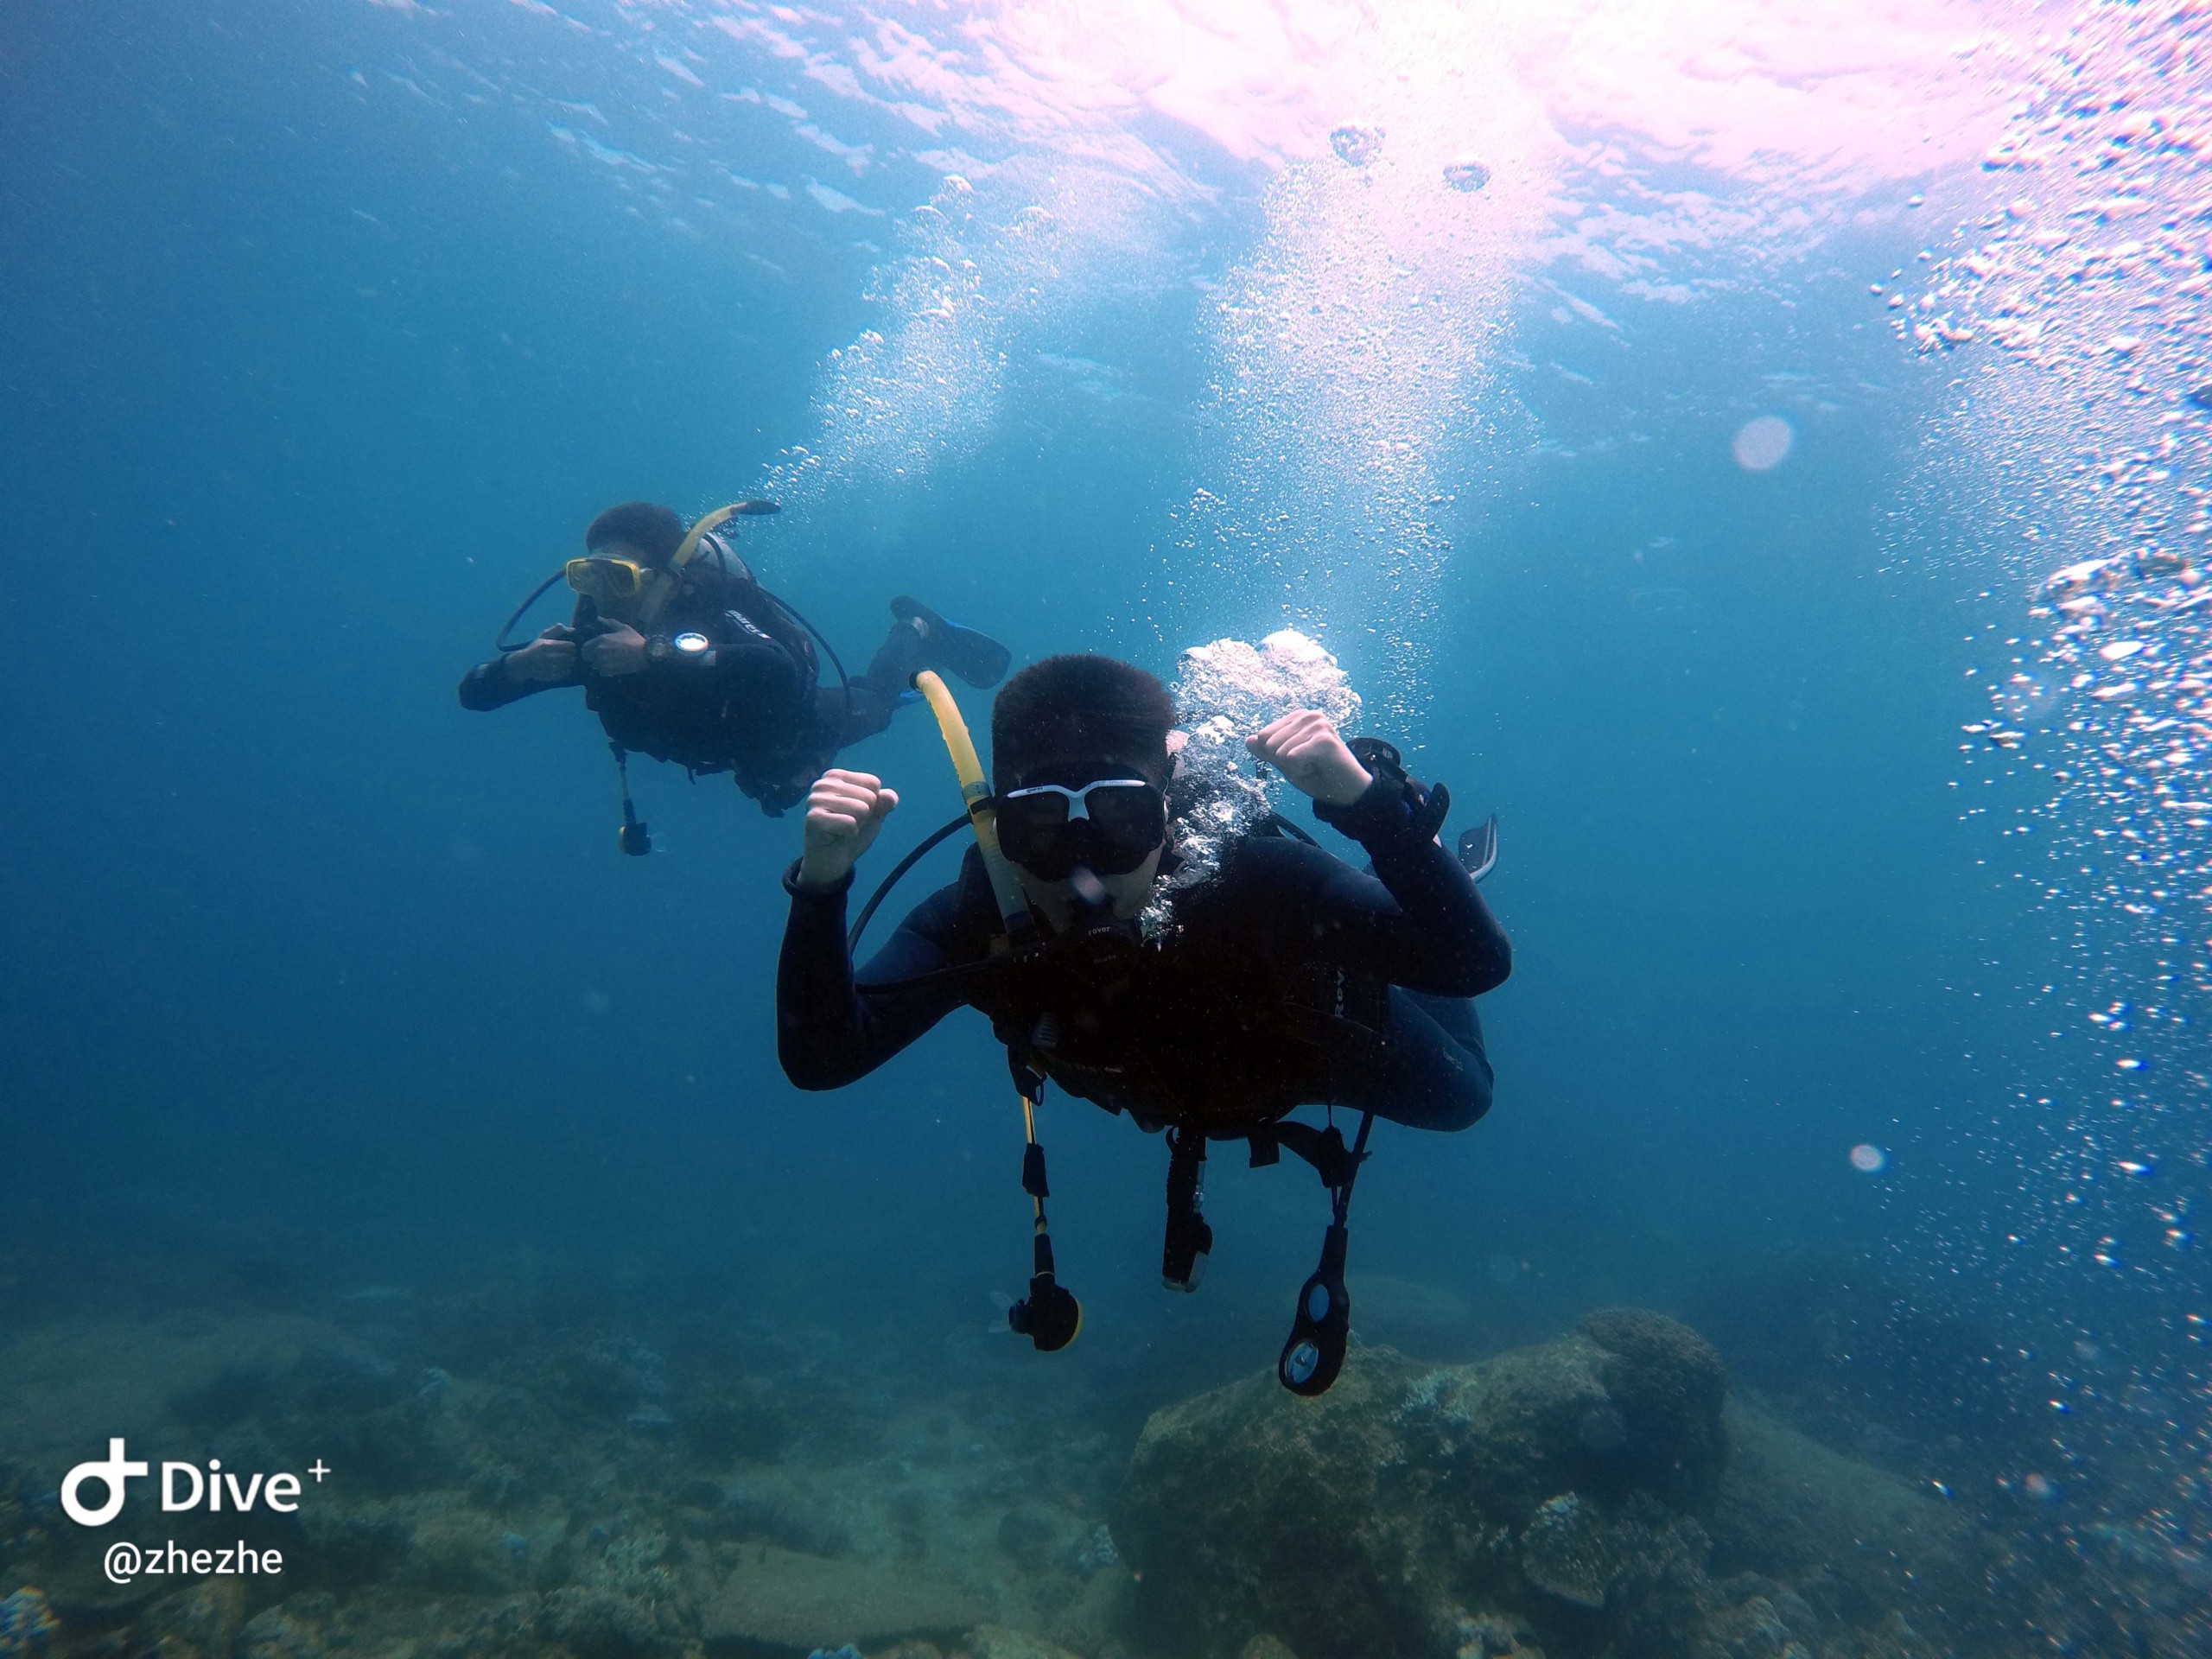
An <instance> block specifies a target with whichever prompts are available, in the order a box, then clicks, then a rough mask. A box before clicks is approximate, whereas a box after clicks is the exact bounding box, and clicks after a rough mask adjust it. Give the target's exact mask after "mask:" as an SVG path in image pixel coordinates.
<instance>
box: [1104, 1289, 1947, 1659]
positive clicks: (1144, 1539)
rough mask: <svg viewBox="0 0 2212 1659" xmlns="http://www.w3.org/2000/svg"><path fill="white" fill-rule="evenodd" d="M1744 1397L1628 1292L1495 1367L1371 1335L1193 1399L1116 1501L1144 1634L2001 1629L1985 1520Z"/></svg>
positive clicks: (1766, 1635) (1890, 1638)
mask: <svg viewBox="0 0 2212 1659" xmlns="http://www.w3.org/2000/svg"><path fill="white" fill-rule="evenodd" d="M1726 1396H1727V1375H1726V1370H1725V1369H1724V1368H1723V1367H1722V1365H1721V1363H1720V1361H1719V1357H1718V1356H1717V1355H1715V1354H1714V1352H1713V1350H1712V1349H1711V1347H1710V1346H1709V1345H1707V1344H1706V1343H1705V1341H1704V1340H1703V1339H1702V1338H1700V1337H1699V1336H1698V1335H1697V1334H1696V1333H1695V1332H1692V1331H1691V1330H1689V1329H1688V1327H1687V1326H1685V1325H1679V1324H1677V1323H1675V1321H1673V1320H1671V1319H1664V1318H1662V1317H1661V1316H1659V1315H1656V1314H1653V1313H1643V1312H1640V1311H1637V1310H1631V1309H1609V1310H1606V1311H1605V1312H1602V1313H1594V1314H1592V1315H1590V1316H1589V1317H1588V1318H1586V1319H1585V1320H1584V1321H1583V1322H1582V1325H1581V1328H1580V1330H1579V1331H1578V1332H1575V1333H1574V1334H1573V1335H1571V1336H1568V1337H1566V1338H1560V1339H1559V1340H1557V1341H1554V1342H1550V1343H1546V1344H1541V1345H1539V1346H1536V1347H1533V1348H1526V1349H1521V1350H1517V1351H1513V1352H1510V1353H1507V1354H1504V1355H1501V1356H1499V1357H1496V1358H1493V1359H1491V1360H1488V1361H1485V1362H1483V1363H1478V1364H1472V1365H1465V1366H1456V1367H1446V1368H1443V1369H1431V1368H1427V1367H1424V1366H1421V1365H1419V1364H1416V1363H1414V1362H1412V1361H1410V1360H1408V1359H1407V1358H1405V1357H1403V1356H1402V1355H1399V1354H1396V1353H1395V1352H1393V1351H1389V1350H1384V1349H1372V1348H1370V1349H1366V1350H1363V1351H1361V1352H1360V1353H1359V1355H1358V1356H1357V1363H1355V1364H1354V1365H1352V1366H1351V1368H1350V1369H1348V1370H1347V1371H1346V1373H1345V1376H1344V1378H1343V1379H1342V1380H1341V1381H1340V1382H1339V1383H1338V1386H1337V1388H1336V1389H1335V1390H1334V1391H1333V1392H1332V1393H1331V1394H1330V1395H1326V1396H1325V1397H1324V1398H1323V1399H1321V1400H1319V1401H1318V1402H1301V1401H1296V1400H1293V1399H1289V1398H1287V1397H1286V1396H1284V1395H1282V1394H1281V1390H1280V1389H1274V1388H1272V1387H1271V1386H1270V1385H1269V1382H1268V1379H1266V1378H1255V1379H1252V1380H1250V1381H1249V1382H1245V1383H1236V1384H1233V1385H1231V1386H1230V1387H1229V1388H1226V1389H1220V1390H1217V1391H1216V1392H1215V1393H1213V1394H1211V1395H1204V1396H1201V1397H1200V1398H1198V1399H1196V1400H1192V1401H1189V1402H1185V1403H1184V1404H1182V1405H1180V1406H1177V1407H1174V1408H1169V1409H1167V1410H1165V1411H1162V1412H1160V1413H1158V1414H1155V1416H1154V1419H1153V1421H1151V1423H1150V1424H1148V1425H1147V1427H1146V1429H1145V1432H1144V1433H1143V1436H1142V1437H1141V1440H1140V1441H1139V1443H1138V1446H1137V1449H1136V1452H1135V1457H1134V1459H1133V1460H1132V1464H1131V1468H1130V1472H1129V1476H1128V1482H1127V1484H1126V1486H1125V1488H1124V1490H1123V1492H1122V1498H1121V1501H1120V1503H1119V1506H1118V1509H1117V1511H1116V1517H1115V1521H1114V1530H1115V1535H1116V1537H1117V1538H1118V1539H1120V1540H1121V1541H1122V1547H1123V1548H1124V1549H1125V1551H1126V1552H1127V1553H1128V1555H1129V1556H1130V1557H1131V1558H1132V1560H1134V1561H1135V1564H1136V1565H1137V1567H1139V1568H1140V1569H1141V1586H1140V1588H1139V1592H1138V1613H1139V1617H1140V1619H1141V1629H1142V1630H1143V1632H1144V1633H1145V1635H1146V1637H1147V1638H1148V1639H1149V1640H1150V1641H1152V1642H1154V1643H1156V1644H1157V1645H1158V1646H1159V1647H1160V1649H1162V1650H1164V1651H1167V1652H1176V1653H1181V1652H1197V1653H1203V1654H1206V1655H1220V1656H1230V1655H1236V1654H1240V1653H1246V1652H1249V1650H1250V1647H1251V1644H1252V1643H1255V1641H1258V1640H1261V1639H1263V1638H1264V1639H1267V1640H1271V1641H1279V1640H1280V1639H1281V1633H1282V1632H1286V1631H1287V1632H1292V1633H1294V1640H1295V1650H1296V1651H1297V1653H1298V1654H1299V1655H1300V1659H1332V1656H1354V1655H1363V1654H1371V1653H1375V1652H1378V1651H1388V1652H1391V1653H1394V1654H1402V1655H1408V1656H1414V1655H1421V1656H1435V1659H1460V1656H1463V1655H1467V1654H1474V1655H1478V1656H1484V1655H1495V1654H1503V1653H1512V1652H1519V1651H1527V1650H1529V1649H1532V1648H1535V1647H1537V1646H1541V1648H1542V1649H1544V1650H1545V1651H1546V1652H1548V1653H1550V1654H1551V1655H1553V1656H1554V1659H1559V1656H1562V1655H1592V1656H1601V1655H1618V1656H1624V1659H1625V1656H1630V1655H1635V1656H1639V1659H1641V1656H1646V1655H1651V1656H1663V1655H1673V1654H1679V1655H1681V1656H1684V1659H1749V1656H1758V1659H1781V1656H1783V1655H1785V1654H1787V1655H1791V1656H1792V1659H1826V1656H1831V1655H1833V1656H1834V1659H1863V1656H1866V1655H1868V1654H1873V1653H1881V1654H1909V1653H1914V1652H1916V1651H1917V1650H1918V1649H1916V1647H1915V1646H1914V1645H1913V1642H1912V1641H1909V1640H1907V1639H1906V1638H1905V1637H1900V1636H1898V1635H1897V1633H1896V1631H1895V1630H1891V1629H1890V1628H1889V1624H1890V1621H1891V1620H1893V1619H1898V1618H1910V1621H1911V1624H1910V1627H1909V1628H1911V1629H1916V1630H1922V1631H1923V1632H1924V1633H1925V1634H1927V1635H1929V1636H1930V1637H1934V1638H1936V1639H1937V1640H1939V1641H1942V1640H1947V1639H1949V1638H1954V1637H1956V1636H1957V1635H1959V1634H1960V1633H1961V1632H1964V1631H1967V1630H1973V1629H1974V1628H1975V1625H1976V1620H1977V1618H1978V1617H1979V1603H1978V1599H1977V1592H1976V1588H1975V1586H1976V1585H1977V1583H1978V1580H1979V1576H1980V1571H1981V1569H1982V1567H1983V1566H1984V1565H1985V1562H1986V1556H1987V1554H1988V1550H1987V1548H1986V1545H1985V1543H1984V1541H1981V1540H1980V1539H1979V1538H1977V1536H1976V1535H1974V1532H1973V1529H1971V1528H1970V1527H1968V1526H1967V1524H1966V1523H1964V1522H1961V1520H1959V1519H1958V1518H1957V1517H1956V1516H1955V1515H1953V1514H1952V1512H1950V1511H1949V1510H1946V1509H1945V1508H1944V1507H1943V1506H1942V1504H1940V1503H1936V1502H1935V1501H1933V1500H1931V1499H1927V1498H1923V1497H1918V1496H1917V1495H1916V1494H1915V1493H1913V1492H1912V1491H1910V1489H1908V1488H1906V1487H1904V1485H1903V1484H1901V1483H1899V1482H1897V1481H1896V1480H1894V1479H1893V1478H1890V1477H1887V1476H1884V1475H1881V1474H1879V1473H1878V1472H1877V1471H1872V1470H1871V1469H1866V1468H1863V1467H1861V1466H1859V1465H1844V1460H1843V1459H1838V1458H1835V1457H1834V1454H1833V1453H1828V1452H1823V1451H1821V1448H1819V1447H1817V1446H1813V1445H1812V1444H1811V1443H1810V1442H1809V1441H1807V1440H1803V1438H1802V1436H1797V1435H1795V1434H1793V1433H1791V1432H1790V1431H1789V1430H1788V1429H1786V1428H1784V1427H1782V1426H1780V1425H1778V1424H1775V1423H1771V1422H1769V1421H1765V1420H1763V1419H1761V1418H1759V1417H1758V1416H1757V1414H1754V1413H1752V1412H1751V1411H1749V1410H1748V1409H1746V1408H1742V1407H1731V1406H1730V1405H1729V1404H1728V1402H1727V1397H1726ZM1839 1465H1842V1466H1839ZM1874 1540H1878V1541H1879V1546H1878V1548H1874V1549H1872V1550H1870V1548H1869V1545H1870V1543H1871V1542H1872V1541H1874Z"/></svg>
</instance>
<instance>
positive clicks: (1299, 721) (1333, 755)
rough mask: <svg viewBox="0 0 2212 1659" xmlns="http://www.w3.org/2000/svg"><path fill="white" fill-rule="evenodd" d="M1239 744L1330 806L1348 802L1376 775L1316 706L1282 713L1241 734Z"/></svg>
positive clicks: (1355, 798) (1298, 788)
mask: <svg viewBox="0 0 2212 1659" xmlns="http://www.w3.org/2000/svg"><path fill="white" fill-rule="evenodd" d="M1244 747H1246V748H1248V749H1249V750H1250V751H1251V752H1252V755H1253V758H1254V759H1255V760H1264V761H1266V762H1267V763H1268V765H1269V766H1273V767H1274V768H1275V769H1276V770H1277V771H1278V772H1281V773H1282V775H1283V776H1284V777H1285V778H1287V779H1289V780H1290V784H1291V787H1292V788H1294V789H1295V790H1297V791H1300V793H1301V794H1306V795H1310V796H1312V797H1313V798H1314V799H1315V800H1317V801H1325V802H1326V803H1327V804H1329V805H1331V806H1350V805H1351V804H1352V803H1353V802H1354V801H1356V800H1357V799H1358V798H1360V797H1361V796H1362V795H1363V794H1365V793H1366V792H1367V786H1368V785H1370V784H1371V783H1373V782H1374V781H1375V779H1373V778H1372V777H1371V776H1370V775H1369V773H1368V770H1367V768H1366V767H1365V766H1361V765H1360V764H1359V760H1358V757H1357V756H1356V755H1354V754H1353V753H1352V752H1351V750H1350V749H1348V748H1346V747H1344V739H1343V738H1341V737H1339V736H1338V735H1337V728H1336V727H1335V726H1334V725H1332V724H1331V723H1330V720H1329V717H1328V716H1327V715H1325V714H1322V713H1320V712H1319V710H1317V709H1300V710H1299V711H1298V712H1297V713H1296V714H1292V715H1284V716H1283V717H1282V718H1281V720H1278V721H1274V722H1273V723H1272V724H1270V725H1268V726H1265V727H1262V728H1261V729H1260V731H1259V732H1258V733H1256V734H1255V735H1253V736H1251V737H1248V738H1246V739H1245V740H1244Z"/></svg>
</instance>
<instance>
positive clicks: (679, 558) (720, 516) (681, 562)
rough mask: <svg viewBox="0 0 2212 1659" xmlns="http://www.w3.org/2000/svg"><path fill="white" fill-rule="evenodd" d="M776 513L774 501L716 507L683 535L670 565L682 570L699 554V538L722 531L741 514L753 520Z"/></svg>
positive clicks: (735, 502)
mask: <svg viewBox="0 0 2212 1659" xmlns="http://www.w3.org/2000/svg"><path fill="white" fill-rule="evenodd" d="M775 511H776V504H775V503H774V502H772V501H733V502H731V503H730V504H729V505H728V506H726V507H716V508H715V510H714V511H713V512H710V513H709V514H708V515H707V516H706V517H705V518H702V519H700V520H699V522H698V523H697V524H694V525H692V526H691V528H690V530H688V531H685V532H684V533H683V540H682V541H681V542H679V543H677V548H676V552H675V554H674V556H672V557H671V558H670V560H669V563H670V564H671V565H673V566H674V567H675V568H676V569H678V570H681V569H683V567H684V566H685V565H687V564H689V563H691V558H692V556H693V555H694V554H696V552H698V550H699V538H700V537H702V536H704V535H705V534H706V533H707V532H708V531H710V530H720V529H721V527H722V526H723V525H724V524H728V522H729V521H730V520H731V519H733V518H736V517H738V516H739V515H740V514H743V515H745V516H746V517H747V518H753V517H755V516H757V515H759V514H760V513H764V512H775Z"/></svg>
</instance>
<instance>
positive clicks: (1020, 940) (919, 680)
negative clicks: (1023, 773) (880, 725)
mask: <svg viewBox="0 0 2212 1659" xmlns="http://www.w3.org/2000/svg"><path fill="white" fill-rule="evenodd" d="M914 689H915V690H917V691H919V692H920V693H921V694H922V696H924V697H925V699H926V700H927V701H928V702H929V705H930V712H931V714H933V715H936V716H937V728H938V732H939V733H940V734H942V735H943V736H944V747H945V751H946V753H949V754H950V755H951V757H952V770H953V773H954V775H955V776H956V777H957V778H958V779H960V799H961V802H962V804H963V805H965V806H966V807H967V809H968V823H969V827H970V828H971V829H974V830H975V832H976V850H977V851H978V852H980V853H982V855H983V870H984V873H985V874H988V876H989V877H990V879H991V896H992V898H994V899H996V900H997V901H998V906H999V919H1000V920H1001V922H1003V923H1004V924H1005V925H1006V938H1007V944H1010V945H1011V946H1013V947H1014V949H1015V950H1023V949H1025V948H1026V947H1027V946H1028V945H1030V944H1033V943H1034V942H1035V940H1036V938H1037V925H1036V923H1035V922H1033V921H1032V920H1031V919H1030V916H1029V899H1028V898H1027V895H1026V894H1025V893H1023V892H1022V891H1021V883H1020V882H1019V881H1018V880H1015V879H1014V868H1013V866H1011V865H1010V864H1008V863H1007V861H1006V855H1005V854H1004V853H1002V852H1001V851H1000V850H999V826H998V820H997V818H996V817H994V816H993V815H992V811H991V786H990V785H989V784H988V783H987V782H985V781H984V779H983V763H982V761H981V760H978V759H977V758H976V744H975V740H973V739H972V738H970V737H969V735H968V722H967V721H964V720H963V719H962V718H961V717H960V705H959V704H958V703H957V702H954V701H953V700H952V693H951V692H950V690H947V689H946V687H945V683H944V681H943V680H941V679H939V678H938V676H937V673H936V671H934V670H932V669H927V668H925V669H924V670H922V671H921V672H920V673H918V674H917V675H915V676H914Z"/></svg>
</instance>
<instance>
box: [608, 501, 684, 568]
mask: <svg viewBox="0 0 2212 1659" xmlns="http://www.w3.org/2000/svg"><path fill="white" fill-rule="evenodd" d="M690 529H691V526H690V525H689V524H686V523H684V522H683V518H682V516H681V515H680V514H678V513H677V511H676V509H675V508H674V507H664V506H662V505H659V504H658V502H653V501H625V502H624V503H623V504H622V505H620V506H619V507H609V508H608V509H607V511H606V512H602V513H601V514H600V515H599V517H598V518H594V519H593V520H592V521H591V528H590V529H589V530H587V531H584V551H585V552H587V553H596V552H598V551H599V550H600V549H601V548H602V547H605V546H606V545H607V543H609V542H621V543H626V545H628V546H631V547H634V548H636V549H637V550H638V551H639V552H640V553H642V554H644V555H645V562H646V563H648V564H666V563H668V562H669V561H670V560H671V559H672V558H674V557H675V556H676V550H677V548H679V547H681V546H683V538H684V537H685V536H686V535H687V534H689V533H690Z"/></svg>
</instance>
